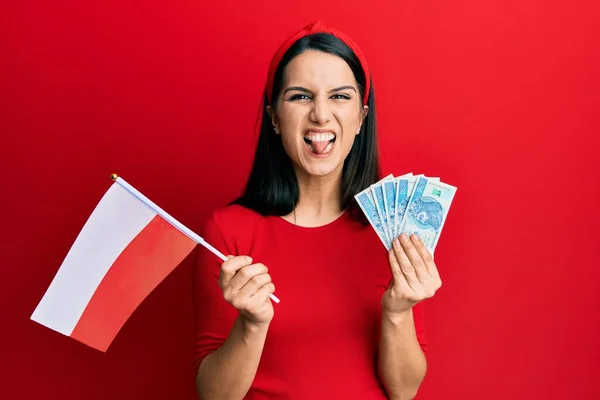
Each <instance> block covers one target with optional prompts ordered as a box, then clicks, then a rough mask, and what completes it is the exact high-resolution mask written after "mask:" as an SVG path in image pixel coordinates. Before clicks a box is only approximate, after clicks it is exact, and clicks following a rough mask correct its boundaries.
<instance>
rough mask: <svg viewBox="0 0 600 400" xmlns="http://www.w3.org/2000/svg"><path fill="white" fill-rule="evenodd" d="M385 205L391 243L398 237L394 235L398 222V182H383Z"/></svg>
mask: <svg viewBox="0 0 600 400" xmlns="http://www.w3.org/2000/svg"><path fill="white" fill-rule="evenodd" d="M383 203H384V207H385V214H386V215H387V221H388V232H387V233H388V237H389V239H390V243H391V241H392V240H394V238H395V237H396V236H395V235H394V226H395V221H396V182H395V181H394V180H389V181H385V182H383Z"/></svg>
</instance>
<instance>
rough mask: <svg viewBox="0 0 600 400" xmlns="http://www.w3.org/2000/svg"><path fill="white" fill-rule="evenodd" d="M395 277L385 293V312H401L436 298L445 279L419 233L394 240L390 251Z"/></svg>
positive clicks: (383, 300) (391, 266) (390, 260)
mask: <svg viewBox="0 0 600 400" xmlns="http://www.w3.org/2000/svg"><path fill="white" fill-rule="evenodd" d="M389 262H390V268H391V269H392V275H393V276H392V280H391V282H390V286H389V287H388V289H387V290H386V291H385V293H384V294H383V298H382V299H381V304H382V307H383V311H384V312H386V313H389V314H402V313H404V312H406V311H409V310H410V309H411V308H412V307H413V306H414V305H415V304H417V303H418V302H420V301H422V300H425V299H428V298H430V297H433V295H434V294H435V292H436V291H437V290H438V289H439V288H440V287H441V286H442V280H441V279H440V274H439V273H438V270H437V267H436V266H435V263H434V262H433V257H432V255H431V253H430V252H429V250H427V248H426V247H425V245H424V244H423V242H422V241H421V239H420V238H419V236H418V235H416V234H413V235H412V236H411V237H410V238H409V237H408V236H407V235H406V234H404V233H403V234H402V235H400V238H399V240H398V239H394V241H393V244H392V249H391V250H390V251H389Z"/></svg>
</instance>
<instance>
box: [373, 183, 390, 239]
mask: <svg viewBox="0 0 600 400" xmlns="http://www.w3.org/2000/svg"><path fill="white" fill-rule="evenodd" d="M393 179H394V176H393V175H388V176H386V177H385V178H383V179H382V180H380V181H379V182H377V183H376V184H374V185H371V193H372V194H373V200H374V202H375V208H376V209H377V213H378V214H379V218H381V225H382V227H383V233H384V235H385V237H386V240H387V243H389V244H390V246H391V244H392V239H393V238H392V237H391V235H390V229H389V226H390V224H389V218H388V216H389V214H387V213H386V211H385V199H384V193H383V184H384V183H385V182H387V181H392V180H393Z"/></svg>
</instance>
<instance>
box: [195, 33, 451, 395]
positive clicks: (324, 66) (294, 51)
mask: <svg viewBox="0 0 600 400" xmlns="http://www.w3.org/2000/svg"><path fill="white" fill-rule="evenodd" d="M368 71H369V70H368V66H367V63H366V60H365V59H364V56H363V55H362V53H361V51H360V49H359V48H358V47H357V46H356V44H355V43H354V42H353V41H352V40H351V39H350V38H348V37H347V36H346V35H344V34H343V33H341V32H338V31H336V30H333V29H329V28H327V27H326V26H325V25H324V24H323V23H321V22H315V23H312V24H310V25H308V26H306V27H305V28H304V29H303V30H301V31H300V32H299V33H298V34H297V35H295V36H293V37H291V38H290V39H288V40H287V41H286V42H285V43H283V44H282V46H281V48H280V49H279V50H278V51H277V52H276V54H275V55H274V57H273V60H272V62H271V66H270V69H269V75H268V79H267V84H266V89H265V96H264V110H262V115H261V118H260V119H259V123H260V127H259V129H260V132H259V139H258V146H257V149H256V154H255V160H254V164H253V166H252V171H251V173H250V177H249V179H248V182H247V185H246V188H245V191H244V193H243V194H242V196H241V197H240V198H239V199H237V200H236V201H235V202H233V204H231V205H229V206H228V207H225V208H223V209H221V210H218V211H216V212H214V213H213V214H212V216H211V218H209V220H208V221H207V223H206V226H205V229H204V231H203V234H204V237H205V239H207V241H208V242H209V243H211V244H213V245H214V246H215V247H217V248H219V249H221V251H223V252H226V253H225V254H232V256H229V259H228V261H226V262H224V263H222V264H220V262H219V261H218V259H217V258H216V257H215V256H214V255H212V254H211V253H210V252H208V251H204V250H199V252H198V253H197V256H198V257H197V260H196V263H195V267H194V271H195V278H194V285H195V291H194V293H195V305H196V316H197V320H198V332H197V341H196V368H197V376H196V388H197V392H198V395H199V397H200V398H201V399H242V398H246V399H284V398H285V399H288V398H289V399H384V398H392V399H409V398H413V397H414V396H415V395H416V393H417V390H418V388H419V386H420V384H421V382H422V380H423V378H424V375H425V371H426V359H425V353H424V351H425V349H426V341H425V333H424V328H423V315H422V309H421V304H419V302H420V301H422V300H424V299H426V298H429V297H431V296H432V295H433V294H434V293H435V291H436V290H437V289H438V288H439V287H440V285H441V282H440V278H439V275H438V272H437V269H436V266H435V264H434V263H433V261H432V257H431V255H430V254H429V252H428V251H427V250H426V249H425V247H424V246H423V245H422V243H421V242H420V241H419V240H418V237H411V238H409V237H406V236H403V237H401V238H400V240H395V241H394V246H393V249H392V250H391V251H390V252H389V254H388V253H386V252H385V250H383V249H382V248H381V243H380V242H379V240H378V238H377V236H376V235H375V233H374V231H373V230H372V229H371V227H370V226H369V225H368V224H366V223H365V221H364V220H363V218H362V215H361V213H360V211H358V209H357V205H356V203H355V201H354V195H355V194H357V193H358V192H359V191H361V190H362V189H364V188H366V187H368V186H369V185H370V184H373V183H375V182H376V181H377V180H378V179H379V167H378V155H377V142H376V120H375V95H374V92H373V89H372V84H371V79H370V74H369V72H368ZM233 255H236V256H233ZM274 283H276V284H277V289H278V297H280V298H281V303H280V304H276V305H273V304H272V303H271V300H270V299H269V294H271V293H273V292H274V291H275V286H274Z"/></svg>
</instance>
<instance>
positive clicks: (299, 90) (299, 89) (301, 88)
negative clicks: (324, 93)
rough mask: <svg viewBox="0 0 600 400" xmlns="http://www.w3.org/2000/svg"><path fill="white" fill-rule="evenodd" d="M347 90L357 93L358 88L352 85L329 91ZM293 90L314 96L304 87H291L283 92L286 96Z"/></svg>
mask: <svg viewBox="0 0 600 400" xmlns="http://www.w3.org/2000/svg"><path fill="white" fill-rule="evenodd" d="M346 89H352V90H354V91H355V92H356V88H355V87H354V86H352V85H345V86H340V87H336V88H335V89H331V90H330V91H329V93H334V92H339V91H342V90H346ZM292 90H297V91H298V92H304V93H308V94H312V92H311V91H310V90H308V89H307V88H305V87H302V86H290V87H289V88H287V89H285V90H284V91H283V93H284V94H285V93H287V92H290V91H292Z"/></svg>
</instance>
